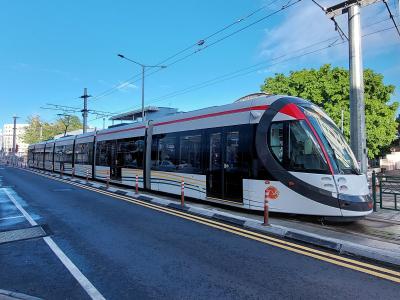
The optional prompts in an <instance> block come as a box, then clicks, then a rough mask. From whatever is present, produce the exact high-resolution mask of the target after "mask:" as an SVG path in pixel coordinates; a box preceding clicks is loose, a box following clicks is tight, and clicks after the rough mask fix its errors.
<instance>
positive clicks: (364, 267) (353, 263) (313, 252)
mask: <svg viewBox="0 0 400 300" xmlns="http://www.w3.org/2000/svg"><path fill="white" fill-rule="evenodd" d="M29 172H32V173H35V174H38V175H41V176H43V177H47V178H50V179H54V180H57V181H61V182H63V183H68V184H71V185H74V186H77V187H80V188H83V189H86V190H90V191H93V192H97V193H100V194H104V195H106V196H110V197H113V198H116V199H120V200H123V201H127V202H130V203H133V204H136V205H141V206H144V207H147V208H150V209H153V210H157V211H160V212H163V213H167V214H170V215H174V216H177V217H181V218H184V219H186V220H190V221H193V222H196V223H200V224H203V225H206V226H209V227H213V228H216V229H220V230H223V231H227V232H230V233H233V234H236V235H239V236H243V237H246V238H249V239H252V240H256V241H259V242H262V243H264V244H269V245H272V246H275V247H279V248H282V249H285V250H288V251H292V252H295V253H298V254H302V255H305V256H309V257H313V258H315V259H319V260H322V261H326V262H329V263H332V264H335V265H339V266H342V267H346V268H349V269H353V270H357V271H360V272H363V273H367V274H370V275H373V276H376V277H379V278H384V279H387V280H391V281H394V282H397V283H400V272H397V271H394V270H391V269H387V268H383V267H379V266H375V265H372V264H369V263H364V262H360V261H357V260H354V259H350V258H346V257H342V256H339V255H336V254H332V253H329V252H324V251H321V250H317V249H313V248H309V247H307V246H303V245H298V244H295V243H292V242H288V241H285V240H280V239H278V238H273V237H270V236H266V235H263V234H259V233H257V232H253V231H249V230H246V229H242V228H238V227H235V226H231V225H228V224H224V223H220V222H217V221H213V220H210V219H206V218H202V217H199V216H194V215H191V214H188V213H185V212H180V211H176V210H173V209H170V208H167V207H160V206H158V205H154V204H151V203H147V202H144V201H141V200H138V199H133V198H129V197H127V196H122V195H117V194H114V193H112V192H107V191H102V190H98V189H96V188H93V187H88V186H85V185H83V184H80V183H76V182H70V181H66V180H63V179H59V178H54V177H51V176H48V175H45V174H40V173H36V172H33V171H29ZM379 272H384V273H386V274H382V273H379ZM388 274H392V275H394V276H391V275H388ZM395 276H398V277H395Z"/></svg>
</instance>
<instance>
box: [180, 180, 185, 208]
mask: <svg viewBox="0 0 400 300" xmlns="http://www.w3.org/2000/svg"><path fill="white" fill-rule="evenodd" d="M181 206H185V180H184V179H183V177H182V181H181Z"/></svg>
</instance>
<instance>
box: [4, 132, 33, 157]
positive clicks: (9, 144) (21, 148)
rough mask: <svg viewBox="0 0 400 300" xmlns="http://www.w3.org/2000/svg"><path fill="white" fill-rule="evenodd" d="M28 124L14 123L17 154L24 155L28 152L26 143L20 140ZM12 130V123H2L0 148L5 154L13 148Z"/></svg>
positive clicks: (9, 152)
mask: <svg viewBox="0 0 400 300" xmlns="http://www.w3.org/2000/svg"><path fill="white" fill-rule="evenodd" d="M28 125H29V124H17V125H16V128H17V130H16V145H17V146H18V152H17V155H18V156H25V155H26V153H27V152H28V144H26V143H24V142H23V141H22V136H23V134H24V133H25V129H26V127H28ZM13 131H14V124H4V126H3V135H2V144H1V145H2V146H1V149H2V150H3V152H4V153H6V154H11V153H12V148H13Z"/></svg>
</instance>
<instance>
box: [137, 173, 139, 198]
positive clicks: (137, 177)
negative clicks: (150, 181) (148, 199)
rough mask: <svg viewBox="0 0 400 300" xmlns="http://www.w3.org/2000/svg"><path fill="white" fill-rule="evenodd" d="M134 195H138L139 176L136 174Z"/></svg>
mask: <svg viewBox="0 0 400 300" xmlns="http://www.w3.org/2000/svg"><path fill="white" fill-rule="evenodd" d="M136 194H139V176H138V174H136Z"/></svg>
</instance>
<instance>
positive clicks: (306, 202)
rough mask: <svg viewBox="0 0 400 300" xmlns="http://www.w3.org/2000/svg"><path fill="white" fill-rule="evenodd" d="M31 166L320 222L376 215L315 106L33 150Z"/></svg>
mask: <svg viewBox="0 0 400 300" xmlns="http://www.w3.org/2000/svg"><path fill="white" fill-rule="evenodd" d="M29 165H30V166H32V167H35V168H41V169H43V168H44V169H47V170H54V171H59V170H60V168H61V167H63V168H64V170H65V173H70V172H71V170H72V168H73V169H74V170H75V174H76V175H78V176H86V175H85V174H86V173H87V172H88V173H89V176H90V177H93V178H95V179H97V180H106V179H107V177H110V180H111V182H116V183H119V184H123V185H127V186H134V185H135V178H136V176H138V177H139V182H140V184H139V186H140V188H145V189H148V190H152V191H158V192H165V193H169V194H176V195H180V192H181V191H180V184H181V180H182V178H183V179H184V180H185V188H186V195H187V196H189V197H193V198H197V199H201V200H204V201H211V202H213V201H214V202H220V203H225V204H226V205H234V206H240V207H243V208H247V209H252V210H262V209H263V203H264V193H265V189H266V188H269V189H268V191H269V194H270V197H271V198H273V200H274V201H270V204H269V205H270V211H272V212H282V213H293V214H304V215H316V216H323V217H344V218H353V217H362V216H365V215H368V214H369V213H371V211H372V200H371V197H370V195H369V189H368V183H367V179H366V176H365V175H363V174H360V171H359V167H358V164H357V162H356V160H355V158H354V155H353V153H352V151H351V149H350V147H349V146H348V144H347V142H346V140H345V138H344V137H343V135H342V133H341V132H340V130H339V129H338V128H337V126H336V125H335V124H334V122H333V121H332V120H331V119H330V118H329V117H328V116H327V115H326V114H325V113H324V112H323V111H322V110H321V109H320V108H318V107H317V106H315V105H314V104H312V103H310V102H309V101H306V100H303V99H300V98H295V97H289V96H278V95H265V94H253V95H249V96H246V97H243V98H241V99H239V100H238V101H236V102H234V103H232V104H228V105H223V106H215V107H210V108H205V109H200V110H196V111H191V112H186V113H179V114H174V115H170V116H166V117H163V118H160V119H156V120H148V121H147V122H146V123H140V122H138V123H133V124H129V125H123V126H118V127H112V128H109V129H105V130H100V131H97V132H95V133H89V134H85V135H78V136H74V137H66V138H62V139H59V140H56V141H48V142H46V143H40V144H36V145H31V146H30V147H29Z"/></svg>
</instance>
